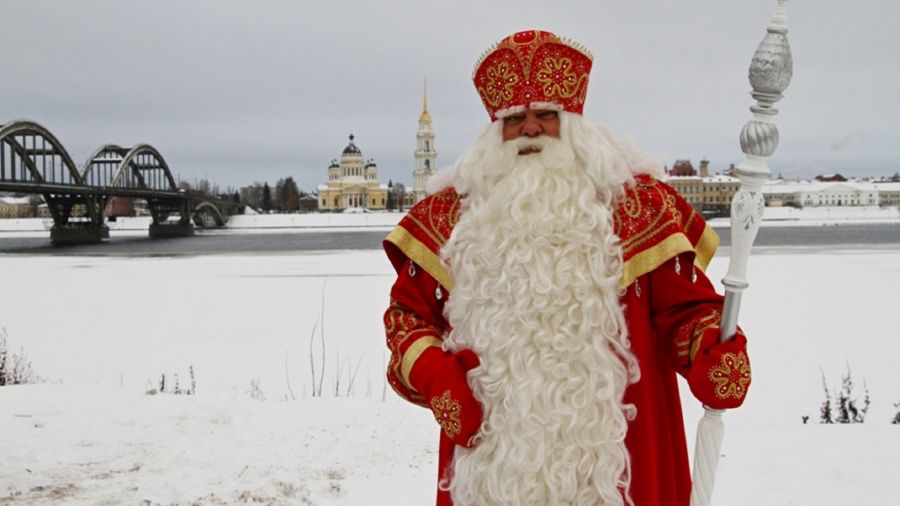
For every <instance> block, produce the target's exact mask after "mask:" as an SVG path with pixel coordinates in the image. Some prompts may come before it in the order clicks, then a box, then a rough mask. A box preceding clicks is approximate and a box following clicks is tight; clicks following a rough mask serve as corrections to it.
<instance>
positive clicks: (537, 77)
mask: <svg viewBox="0 0 900 506" xmlns="http://www.w3.org/2000/svg"><path fill="white" fill-rule="evenodd" d="M592 64H593V57H592V56H591V54H590V52H589V51H587V50H586V49H585V48H584V47H582V46H581V45H579V44H575V43H573V42H571V41H568V40H564V39H560V38H559V37H557V36H556V35H554V34H552V33H550V32H545V31H542V30H528V31H525V32H518V33H515V34H513V35H510V36H509V37H506V38H505V39H503V40H501V41H500V42H498V43H497V44H496V45H495V46H493V47H492V48H491V49H489V50H488V51H486V52H485V54H484V55H482V57H481V59H479V60H478V63H477V64H476V65H475V74H474V75H473V76H472V80H473V81H475V89H476V90H478V94H479V95H480V96H481V101H482V102H484V106H485V107H486V108H487V111H488V114H490V115H491V121H495V120H497V118H503V117H504V116H508V115H510V114H515V113H519V112H522V111H524V110H525V109H526V108H535V109H553V110H557V111H561V110H566V111H569V112H574V113H577V114H581V111H582V109H583V108H584V98H585V96H586V95H587V85H588V76H589V74H590V73H591V65H592Z"/></svg>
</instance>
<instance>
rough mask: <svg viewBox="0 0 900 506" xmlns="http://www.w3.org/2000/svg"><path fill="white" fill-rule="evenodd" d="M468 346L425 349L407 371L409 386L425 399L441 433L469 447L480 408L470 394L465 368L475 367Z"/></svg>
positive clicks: (467, 369) (476, 430)
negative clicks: (455, 351) (451, 348)
mask: <svg viewBox="0 0 900 506" xmlns="http://www.w3.org/2000/svg"><path fill="white" fill-rule="evenodd" d="M479 364H480V362H479V361H478V356H476V355H475V352H473V351H472V350H461V351H460V352H458V353H456V354H453V353H450V352H447V351H443V350H441V349H440V348H430V349H428V350H426V351H425V352H424V353H423V354H422V356H421V357H420V358H419V360H418V361H417V363H416V366H415V367H414V368H413V370H412V372H411V373H410V377H409V379H410V382H411V383H412V386H413V387H414V388H415V389H416V390H418V391H419V392H420V393H421V394H422V395H424V396H425V398H426V399H428V406H429V407H430V408H431V411H432V413H434V419H435V420H436V421H437V422H438V424H440V426H441V430H442V431H444V434H445V435H446V436H447V437H448V438H449V439H450V440H451V441H453V443H454V444H457V445H460V446H465V447H467V448H468V447H471V446H472V445H473V444H474V441H473V440H472V437H473V436H474V435H475V434H476V433H477V432H478V429H479V428H480V427H481V420H482V416H483V411H482V409H481V404H480V403H479V402H478V401H477V400H476V399H475V397H474V396H473V395H472V390H471V389H470V388H469V384H468V382H467V381H466V372H468V371H469V370H470V369H474V368H475V367H478V365H479Z"/></svg>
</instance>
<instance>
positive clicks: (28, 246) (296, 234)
mask: <svg viewBox="0 0 900 506" xmlns="http://www.w3.org/2000/svg"><path fill="white" fill-rule="evenodd" d="M715 230H716V232H717V233H718V234H719V237H720V238H721V240H722V243H721V246H723V247H727V246H728V245H729V243H730V242H731V238H730V235H729V229H728V228H716V229H715ZM10 235H11V234H10ZM33 235H34V236H33V237H10V236H6V237H4V235H3V234H2V233H0V253H13V254H26V255H32V254H39V255H40V254H54V255H59V254H63V255H114V256H118V255H122V256H157V255H158V256H179V255H211V254H248V253H267V254H270V253H291V252H297V251H326V250H373V249H380V248H381V241H382V239H384V237H385V236H386V235H387V229H376V230H359V231H348V232H338V231H309V230H303V229H296V230H280V231H267V232H259V231H254V232H253V233H251V232H248V231H246V230H244V231H230V230H224V231H216V230H213V231H198V233H197V235H195V236H194V237H186V238H173V239H150V238H149V237H147V236H146V235H144V234H142V233H140V232H131V233H128V234H126V235H117V234H116V233H115V232H113V236H112V238H111V239H110V241H109V242H108V243H105V244H91V245H81V246H70V247H65V248H59V247H54V246H52V245H51V244H50V240H49V234H44V233H40V234H38V233H35V234H33ZM755 244H756V245H757V246H760V247H780V246H786V247H829V246H841V247H847V246H868V247H871V246H877V247H890V246H897V247H900V224H872V225H859V224H855V225H826V226H791V227H763V228H762V229H760V232H759V236H758V237H757V239H756V243H755Z"/></svg>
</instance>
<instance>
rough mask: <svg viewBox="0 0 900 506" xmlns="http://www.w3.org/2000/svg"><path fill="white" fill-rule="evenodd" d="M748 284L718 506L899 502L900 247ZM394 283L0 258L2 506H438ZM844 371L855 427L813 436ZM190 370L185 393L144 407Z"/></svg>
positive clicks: (209, 264)
mask: <svg viewBox="0 0 900 506" xmlns="http://www.w3.org/2000/svg"><path fill="white" fill-rule="evenodd" d="M260 237H261V239H260V240H265V238H264V236H260ZM724 253H727V252H724ZM726 268H727V257H724V256H721V255H720V256H718V257H716V258H715V259H714V261H713V263H712V265H711V266H710V271H709V272H710V277H711V278H712V279H714V280H718V279H721V277H722V276H723V275H724V272H725V270H726ZM749 279H750V283H751V286H750V288H749V289H748V290H747V292H745V294H744V301H743V310H742V317H741V322H742V326H743V327H744V328H745V330H746V331H747V334H748V335H749V338H750V347H751V348H750V352H751V360H752V362H753V372H754V376H753V385H752V387H751V389H750V395H749V398H748V400H747V403H746V404H745V406H744V407H743V408H741V409H739V410H735V411H733V412H729V413H727V414H726V415H725V425H726V435H725V442H724V447H723V450H722V453H723V457H722V458H721V461H720V467H719V473H718V477H717V482H716V488H715V492H714V497H713V499H714V501H713V504H716V505H717V506H738V505H741V506H743V505H746V506H750V505H753V506H758V505H813V504H815V505H854V506H856V505H889V504H897V501H898V498H900V480H897V476H900V458H898V457H897V456H898V455H900V426H898V425H891V424H890V421H891V418H892V417H893V416H894V414H895V413H896V412H897V410H898V409H900V408H896V407H894V406H893V404H894V403H898V402H900V382H898V380H897V378H898V372H897V370H898V362H900V311H898V305H897V302H898V295H897V294H898V286H900V251H898V250H897V249H892V248H881V249H871V250H859V249H856V250H838V251H835V250H823V249H778V248H772V249H767V250H763V251H757V252H756V253H755V255H754V256H753V257H752V258H751V262H750V272H749ZM392 282H393V273H392V271H391V268H390V266H389V264H388V262H387V261H386V259H385V258H384V256H383V254H382V253H381V252H379V251H362V252H330V253H303V254H299V253H298V254H295V255H278V256H274V255H247V256H218V255H216V256H196V257H153V258H150V257H101V256H92V257H68V256H35V257H26V256H13V255H4V256H0V287H2V289H0V327H5V329H6V333H7V335H8V345H9V348H10V351H11V352H13V353H18V352H19V350H20V349H21V350H24V353H25V354H26V355H27V356H28V358H29V359H30V360H31V363H32V366H33V368H34V371H35V372H36V373H37V374H39V375H40V376H41V377H42V378H43V379H44V381H45V382H44V383H40V384H34V385H25V386H8V387H2V388H0V505H5V504H40V505H45V504H66V505H69V504H75V505H77V504H84V505H95V504H110V505H112V504H134V505H137V504H142V505H156V504H160V505H173V504H204V505H205V504H211V505H218V504H239V503H256V504H288V505H290V504H318V505H332V504H342V505H344V504H346V505H380V504H391V505H428V504H433V501H434V489H435V481H436V476H435V475H436V449H437V448H436V446H437V438H438V432H437V427H436V424H435V423H434V421H433V419H432V417H431V415H430V413H429V412H428V411H426V410H424V409H422V408H418V407H415V406H412V405H409V404H407V403H405V402H404V401H401V400H399V398H397V396H396V395H395V394H394V393H393V392H392V391H391V390H390V389H389V388H387V389H386V388H385V384H384V381H383V379H382V378H383V370H384V361H385V355H386V350H385V347H384V344H383V343H384V336H383V330H382V324H381V314H382V312H383V310H384V307H385V305H386V304H387V300H388V291H389V289H390V286H391V284H392ZM323 301H324V311H323V310H322V309H323ZM320 317H324V329H323V327H322V326H321V325H317V320H318V319H319V318H320ZM311 336H312V337H313V339H312V343H311V342H310V337H311ZM322 336H324V341H325V349H324V354H325V363H324V367H325V377H324V379H323V381H322V387H323V397H322V398H314V397H312V391H313V386H312V385H313V376H312V374H311V371H310V361H311V359H312V361H313V363H314V364H315V368H316V375H315V383H316V385H318V382H319V381H320V379H319V376H318V373H319V372H320V371H321V370H322V365H323V364H322V354H323V350H322V341H321V338H322ZM311 344H312V346H311ZM310 350H312V352H310ZM847 364H849V366H850V367H851V368H852V374H853V380H854V383H855V390H856V393H857V395H858V396H859V397H860V399H859V400H862V396H863V385H864V384H865V386H867V388H868V391H869V395H870V397H871V400H872V404H871V409H870V410H869V412H868V414H867V417H866V421H865V423H864V424H855V425H820V424H818V423H816V421H817V416H818V410H819V406H820V404H821V403H822V401H823V400H824V394H823V389H822V374H823V372H824V374H825V377H826V379H827V381H828V386H829V388H830V389H831V391H832V392H835V391H837V390H838V389H839V388H840V382H841V375H842V374H843V373H845V371H846V368H847ZM191 366H192V367H193V370H194V372H195V379H196V393H195V394H194V395H174V394H171V393H158V394H156V395H149V394H147V393H145V392H146V391H148V390H151V389H154V388H158V386H159V385H158V383H159V381H160V378H161V376H162V375H163V374H166V375H167V382H168V387H167V388H168V389H169V390H171V389H173V388H174V384H175V374H178V383H179V387H180V388H182V389H185V388H188V387H189V386H190V378H189V368H190V367H191ZM339 370H340V381H339V383H338V384H337V385H336V384H335V383H336V382H335V379H336V378H337V377H338V371H339ZM354 374H355V378H354V381H353V385H352V388H349V387H350V378H351V377H353V376H354ZM336 386H337V389H338V391H337V393H338V395H337V396H335V387H336ZM686 391H687V389H686V388H685V389H683V392H686ZM263 397H264V399H263ZM684 405H685V411H686V414H685V416H686V425H687V430H688V433H689V441H692V440H693V431H694V428H695V426H696V421H697V420H698V419H699V417H700V413H701V409H700V406H699V405H698V403H697V402H696V401H694V400H692V399H690V398H689V397H685V399H684ZM806 415H808V416H810V421H809V424H806V425H804V424H803V423H802V420H801V417H803V416H806Z"/></svg>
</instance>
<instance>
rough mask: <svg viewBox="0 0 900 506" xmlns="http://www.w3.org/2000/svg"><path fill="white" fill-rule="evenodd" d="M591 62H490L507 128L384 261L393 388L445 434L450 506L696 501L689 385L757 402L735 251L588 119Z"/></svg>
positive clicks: (489, 132)
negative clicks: (722, 262)
mask: <svg viewBox="0 0 900 506" xmlns="http://www.w3.org/2000/svg"><path fill="white" fill-rule="evenodd" d="M591 64H592V59H591V56H590V55H589V54H588V53H587V52H586V51H585V50H584V49H583V48H582V47H580V46H578V45H576V44H573V43H571V42H569V41H566V40H563V39H560V38H558V37H557V36H555V35H553V34H551V33H549V32H545V31H537V30H532V31H527V32H520V33H516V34H514V35H511V36H509V37H507V38H505V39H503V40H502V41H501V42H500V43H498V44H497V45H496V46H495V47H494V48H492V49H491V50H490V51H489V52H488V53H487V54H486V55H485V56H484V57H483V58H482V60H481V61H480V62H479V63H478V65H477V67H476V71H475V75H474V81H475V86H476V89H477V90H478V93H479V95H480V96H481V99H482V101H483V102H484V105H485V107H486V108H487V110H488V113H489V114H490V117H491V120H492V123H491V124H490V125H489V126H488V127H487V128H486V129H485V130H484V132H483V133H482V134H481V136H480V137H479V138H478V139H477V141H476V142H475V144H474V145H473V146H472V147H471V148H470V149H469V150H468V151H467V152H466V153H464V154H463V156H461V157H460V159H459V160H457V161H456V163H454V165H452V166H451V167H449V168H448V169H446V170H445V171H443V172H442V173H440V174H438V175H436V176H435V177H434V178H433V181H432V184H433V186H434V188H433V189H434V192H433V193H432V194H431V195H430V196H429V197H427V198H426V199H424V200H423V201H422V202H420V203H418V204H417V205H416V206H415V207H413V208H412V209H411V210H410V211H409V213H408V214H407V215H406V216H405V217H404V218H403V220H402V221H401V222H400V223H399V225H398V226H397V227H396V228H395V229H394V230H393V231H392V232H391V233H390V235H388V237H387V239H386V240H385V242H384V247H385V250H386V252H387V255H388V257H389V258H390V261H391V263H392V264H393V266H394V268H395V269H396V271H397V275H398V278H397V282H396V283H395V284H394V286H393V288H392V290H391V300H390V306H389V308H388V310H387V312H386V313H385V318H384V320H385V328H386V332H387V342H388V347H389V348H390V350H391V361H390V364H389V367H388V371H387V374H388V380H389V382H390V384H391V386H392V387H393V388H394V390H395V391H397V393H398V394H400V395H401V396H402V397H404V398H405V399H408V400H409V401H411V402H414V403H416V404H420V405H422V406H424V407H427V408H429V409H431V410H432V412H433V413H434V416H435V420H436V421H437V422H438V424H439V425H440V427H441V442H440V453H439V471H438V472H439V487H438V492H437V495H438V497H437V502H438V504H439V505H449V504H455V505H457V506H467V505H480V506H485V505H508V504H522V505H569V504H571V505H576V504H577V505H591V506H593V505H600V504H604V505H607V504H636V505H639V506H645V505H687V504H688V502H689V496H690V474H689V469H688V458H687V449H686V443H685V438H684V425H683V419H682V413H681V405H680V401H679V396H678V387H677V383H676V374H681V375H682V376H684V377H685V378H686V379H687V381H688V384H689V385H690V388H691V391H692V392H693V394H694V396H695V397H697V398H698V399H699V400H700V401H701V402H703V403H704V404H706V405H707V406H710V407H713V408H732V407H736V406H738V405H740V404H741V403H742V402H743V400H744V397H745V395H746V393H747V387H748V386H749V383H750V365H749V361H748V359H747V355H746V339H745V338H744V336H743V335H742V333H741V332H740V331H739V332H738V335H737V336H735V338H734V339H732V340H730V341H727V342H725V343H721V344H720V343H718V339H717V336H718V322H719V311H720V309H721V305H722V297H721V296H719V295H718V294H716V292H715V290H714V288H713V287H712V285H711V283H710V282H709V280H708V279H707V278H706V277H705V276H704V274H703V270H704V268H705V267H706V266H707V264H708V263H709V261H710V259H711V258H712V256H713V254H714V253H715V249H716V247H717V245H718V237H717V236H716V234H715V233H714V232H713V231H712V229H711V228H709V226H708V225H706V223H705V222H704V221H703V219H702V218H701V216H700V215H699V214H697V212H696V211H695V210H694V209H693V208H692V207H691V206H690V205H689V204H688V203H687V202H686V201H685V200H684V199H682V198H681V196H679V195H678V194H677V193H676V192H675V191H674V190H673V189H672V188H671V187H669V186H667V185H666V184H664V183H662V182H660V181H658V180H657V179H656V178H655V177H654V175H656V174H658V173H659V168H658V165H655V164H654V163H653V162H650V161H648V160H647V159H646V158H645V157H643V156H642V155H641V153H640V152H638V151H637V150H636V149H634V148H633V147H632V146H631V145H630V144H628V143H626V142H623V141H621V140H619V139H617V138H616V137H614V136H613V135H612V134H611V133H610V132H609V131H608V130H606V129H605V128H601V127H598V126H595V125H592V124H590V123H588V122H586V121H585V120H584V119H583V117H582V116H581V112H582V108H583V105H584V99H585V95H586V92H587V84H588V75H589V73H590V68H591Z"/></svg>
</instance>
